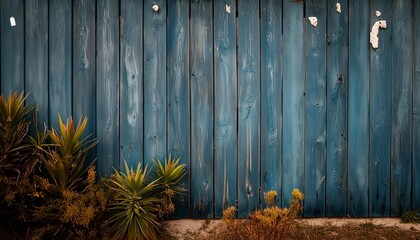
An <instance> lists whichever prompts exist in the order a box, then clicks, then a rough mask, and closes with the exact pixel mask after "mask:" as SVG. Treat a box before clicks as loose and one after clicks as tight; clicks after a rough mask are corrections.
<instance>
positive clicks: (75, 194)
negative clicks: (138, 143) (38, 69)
mask: <svg viewBox="0 0 420 240" xmlns="http://www.w3.org/2000/svg"><path fill="white" fill-rule="evenodd" d="M25 100H26V97H24V95H23V94H18V93H13V94H12V93H10V94H9V95H8V97H7V98H6V97H4V96H3V95H1V96H0V215H1V216H2V217H1V219H0V227H1V231H2V236H1V238H2V239H156V231H157V230H158V228H159V226H160V224H159V222H160V220H162V219H163V218H164V217H166V216H167V215H169V214H171V213H173V212H174V210H175V207H174V204H173V198H174V197H176V195H178V194H182V193H183V192H184V191H186V190H185V189H183V188H181V187H180V182H181V180H182V178H183V177H184V176H185V174H186V170H185V165H182V164H180V163H179V160H174V159H172V158H171V157H169V158H168V159H166V160H165V162H164V163H161V162H160V161H154V165H153V170H152V171H151V172H149V171H148V170H147V166H146V167H145V168H144V169H142V168H141V166H140V165H138V166H137V168H136V170H133V169H132V168H130V167H129V166H127V164H125V172H124V173H123V172H119V171H117V170H116V171H115V173H114V175H112V176H111V177H110V178H109V179H101V180H99V181H98V180H97V174H96V170H95V161H94V160H93V161H87V159H86V158H87V156H88V153H89V151H90V150H91V149H92V148H94V147H95V145H96V144H97V143H98V142H97V140H96V139H90V137H89V136H88V137H83V136H84V130H85V128H86V124H87V118H83V119H81V120H80V121H79V122H78V124H77V125H76V124H75V122H74V121H73V119H72V118H71V117H70V118H68V119H67V121H66V122H63V120H62V119H61V117H60V116H59V117H58V118H59V129H47V128H45V129H43V130H42V131H40V130H39V129H36V128H35V127H34V126H36V124H33V121H32V119H36V115H35V111H34V106H33V105H25ZM32 133H33V134H32ZM87 162H90V163H89V164H87Z"/></svg>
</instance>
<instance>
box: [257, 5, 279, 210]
mask: <svg viewBox="0 0 420 240" xmlns="http://www.w3.org/2000/svg"><path fill="white" fill-rule="evenodd" d="M281 21H282V9H281V2H280V1H274V0H263V1H261V190H262V192H263V193H265V192H267V191H270V190H275V191H277V192H278V193H281V187H280V186H281V159H282V157H281V153H282V148H281V147H282V139H281V136H282V129H281V126H282V112H281V110H282V109H281V105H282V91H281V88H282V79H281V27H282V22H281ZM261 197H262V199H264V198H263V196H261ZM261 201H262V202H264V201H263V200H261Z"/></svg>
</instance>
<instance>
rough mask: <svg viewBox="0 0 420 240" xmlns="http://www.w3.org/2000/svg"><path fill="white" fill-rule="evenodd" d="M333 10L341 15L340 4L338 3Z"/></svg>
mask: <svg viewBox="0 0 420 240" xmlns="http://www.w3.org/2000/svg"><path fill="white" fill-rule="evenodd" d="M335 8H336V9H337V12H338V13H341V4H340V3H336V4H335Z"/></svg>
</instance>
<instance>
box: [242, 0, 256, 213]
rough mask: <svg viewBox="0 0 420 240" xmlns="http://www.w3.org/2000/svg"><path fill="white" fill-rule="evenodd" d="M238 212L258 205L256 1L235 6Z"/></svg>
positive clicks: (246, 210)
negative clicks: (236, 37)
mask: <svg viewBox="0 0 420 240" xmlns="http://www.w3.org/2000/svg"><path fill="white" fill-rule="evenodd" d="M238 11H239V14H238V39H241V40H240V41H239V40H238V84H239V86H238V101H239V102H238V111H239V114H238V118H239V119H238V211H239V216H240V217H246V216H248V214H250V213H251V212H253V211H254V210H255V209H256V208H258V206H259V195H260V192H259V190H260V183H259V179H260V176H259V170H260V141H259V140H260V84H261V83H260V52H259V51H260V38H259V32H260V30H259V4H258V1H243V2H239V3H238Z"/></svg>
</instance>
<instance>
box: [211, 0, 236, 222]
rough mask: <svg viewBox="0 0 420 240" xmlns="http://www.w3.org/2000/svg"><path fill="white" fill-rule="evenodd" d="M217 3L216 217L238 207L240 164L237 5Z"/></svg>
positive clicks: (215, 17) (215, 11) (215, 98)
mask: <svg viewBox="0 0 420 240" xmlns="http://www.w3.org/2000/svg"><path fill="white" fill-rule="evenodd" d="M226 4H227V3H226V1H224V0H217V1H214V45H215V49H214V54H215V56H214V58H215V63H214V64H215V66H214V74H215V91H214V94H215V96H214V104H215V106H214V114H215V120H214V121H215V123H214V124H215V127H214V131H215V153H214V154H215V159H214V162H215V166H214V175H215V176H217V177H216V178H215V179H214V189H215V191H214V199H215V203H214V204H215V217H216V218H220V217H222V215H223V210H224V209H226V208H227V207H229V206H234V205H235V204H236V189H237V188H236V176H237V175H236V164H237V152H236V151H237V144H236V141H237V132H236V126H237V125H236V124H237V110H236V106H237V99H236V98H237V74H236V14H235V13H236V3H235V2H230V3H228V4H229V6H230V13H228V12H226Z"/></svg>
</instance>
